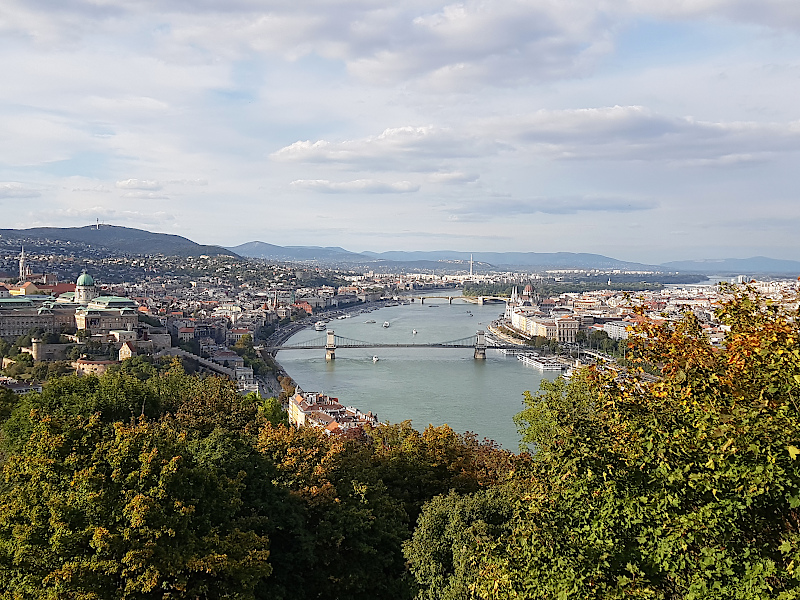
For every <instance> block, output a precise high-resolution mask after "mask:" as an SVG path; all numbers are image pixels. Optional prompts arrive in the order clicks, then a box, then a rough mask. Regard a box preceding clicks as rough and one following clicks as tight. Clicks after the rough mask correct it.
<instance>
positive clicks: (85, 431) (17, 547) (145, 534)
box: [0, 416, 271, 599]
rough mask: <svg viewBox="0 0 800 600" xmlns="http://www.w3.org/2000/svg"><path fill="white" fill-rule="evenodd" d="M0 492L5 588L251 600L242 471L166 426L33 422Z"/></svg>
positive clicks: (251, 545)
mask: <svg viewBox="0 0 800 600" xmlns="http://www.w3.org/2000/svg"><path fill="white" fill-rule="evenodd" d="M4 475H5V481H6V485H5V486H4V487H3V489H2V491H0V592H2V593H4V594H6V595H7V596H8V597H25V598H53V597H75V598H78V597H81V598H163V597H164V596H165V595H167V596H168V597H174V598H196V597H215V598H221V597H228V598H242V599H246V598H254V593H253V592H254V589H255V587H256V586H257V585H258V583H259V582H260V581H261V580H263V579H264V578H265V577H267V576H268V575H269V573H270V571H271V568H270V566H269V564H268V562H267V559H268V556H269V552H268V550H267V547H268V541H267V539H266V537H264V536H260V535H258V534H256V533H255V532H254V531H252V528H250V530H248V529H247V528H242V527H240V524H241V519H242V517H243V515H241V508H242V500H241V499H242V489H243V488H244V486H245V485H246V484H245V479H246V476H245V475H244V474H243V473H241V474H239V475H237V476H236V477H233V478H231V477H229V476H227V475H226V474H224V473H221V472H220V471H219V469H216V468H214V467H213V466H209V465H208V463H207V462H206V464H202V463H201V462H200V461H198V460H197V459H196V457H195V456H193V454H192V452H191V449H190V446H189V445H188V443H187V438H186V436H184V435H182V434H181V433H180V431H178V430H176V429H175V428H173V427H171V426H170V425H169V424H168V423H152V422H147V421H141V422H139V423H133V424H131V425H123V424H121V423H118V424H116V425H115V426H114V427H113V428H112V429H109V428H107V427H105V426H104V425H103V423H102V422H101V421H100V419H98V418H97V417H94V416H93V417H90V418H89V419H88V420H87V419H84V418H83V417H74V418H71V419H67V420H65V421H57V420H54V419H52V418H50V417H48V416H43V417H41V418H37V419H36V423H35V426H34V429H33V432H32V434H31V436H30V438H29V440H28V441H27V442H26V444H25V447H24V449H23V451H22V452H21V453H15V454H12V455H11V456H10V457H9V458H8V460H7V462H6V463H5V465H4Z"/></svg>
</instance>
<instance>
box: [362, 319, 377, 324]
mask: <svg viewBox="0 0 800 600" xmlns="http://www.w3.org/2000/svg"><path fill="white" fill-rule="evenodd" d="M374 322H375V319H370V320H369V321H364V323H374Z"/></svg>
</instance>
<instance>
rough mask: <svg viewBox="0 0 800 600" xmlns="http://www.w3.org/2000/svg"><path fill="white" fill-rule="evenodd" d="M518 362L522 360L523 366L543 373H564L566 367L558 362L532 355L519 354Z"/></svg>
mask: <svg viewBox="0 0 800 600" xmlns="http://www.w3.org/2000/svg"><path fill="white" fill-rule="evenodd" d="M517 360H521V361H522V364H524V365H528V366H529V367H536V368H537V369H539V370H541V371H563V370H564V365H563V364H561V363H560V362H558V361H557V360H552V359H549V358H544V357H541V356H534V355H532V354H518V355H517Z"/></svg>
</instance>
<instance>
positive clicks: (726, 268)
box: [661, 256, 800, 276]
mask: <svg viewBox="0 0 800 600" xmlns="http://www.w3.org/2000/svg"><path fill="white" fill-rule="evenodd" d="M661 266H662V267H664V268H666V269H669V270H670V271H693V272H697V273H719V274H731V275H752V274H756V273H759V274H771V275H795V276H798V275H800V261H796V260H780V259H776V258H767V257H766V256H753V257H752V258H721V259H704V260H676V261H672V262H667V263H664V264H663V265H661Z"/></svg>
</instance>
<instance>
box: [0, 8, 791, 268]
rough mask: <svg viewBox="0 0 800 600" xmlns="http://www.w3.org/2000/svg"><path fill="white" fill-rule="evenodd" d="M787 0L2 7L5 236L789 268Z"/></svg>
mask: <svg viewBox="0 0 800 600" xmlns="http://www.w3.org/2000/svg"><path fill="white" fill-rule="evenodd" d="M798 34H800V2H797V0H759V1H758V2H756V1H755V0H594V1H587V0H570V1H568V2H565V1H563V0H529V1H524V0H500V1H493V0H484V1H471V0H468V1H465V2H460V3H447V2H442V1H437V0H405V1H403V2H397V1H394V0H393V1H389V0H306V1H304V2H289V1H288V0H284V1H282V2H278V1H272V0H226V1H225V2H219V1H212V0H170V1H169V2H157V1H156V0H3V2H2V4H0V81H2V85H0V228H27V227H38V226H45V225H47V226H59V227H72V226H82V225H88V224H90V223H95V222H96V220H98V219H99V220H100V222H104V223H108V224H113V225H122V226H127V227H138V228H143V229H147V230H150V231H160V232H165V233H174V234H178V235H183V236H186V237H189V238H190V239H193V240H195V241H197V242H199V243H205V244H220V245H225V246H235V245H238V244H241V243H244V242H248V241H253V240H261V241H264V242H268V243H272V244H278V245H315V246H341V247H344V248H346V249H348V250H352V251H363V250H372V251H378V252H379V251H386V250H442V249H449V250H460V251H474V252H479V251H498V252H502V251H526V252H558V251H561V252H593V253H598V254H604V255H606V256H612V257H614V258H619V259H623V260H631V261H639V262H648V263H661V262H666V261H670V260H684V259H702V258H726V257H736V258H745V257H749V256H755V255H763V256H769V257H773V258H783V259H795V260H797V259H800V235H798V232H800V203H798V201H797V199H796V197H797V193H798V185H797V181H798V173H800V168H798V167H800V104H799V103H798V98H800V36H799V35H798Z"/></svg>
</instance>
